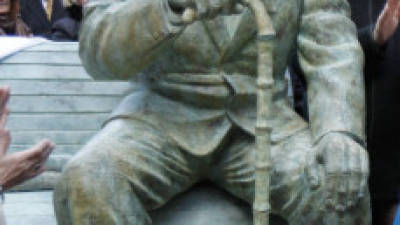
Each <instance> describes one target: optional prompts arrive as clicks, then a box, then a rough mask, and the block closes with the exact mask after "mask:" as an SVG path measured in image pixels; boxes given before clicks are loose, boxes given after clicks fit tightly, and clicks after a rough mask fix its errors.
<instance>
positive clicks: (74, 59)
mask: <svg viewBox="0 0 400 225" xmlns="http://www.w3.org/2000/svg"><path fill="white" fill-rule="evenodd" d="M2 63H4V64H8V63H13V64H21V63H29V64H60V65H81V60H80V58H79V56H78V54H77V52H75V51H74V52H21V53H17V54H15V55H13V56H10V57H8V58H6V59H4V60H3V61H2Z"/></svg>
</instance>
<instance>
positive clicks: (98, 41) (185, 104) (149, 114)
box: [80, 0, 365, 155]
mask: <svg viewBox="0 0 400 225" xmlns="http://www.w3.org/2000/svg"><path fill="white" fill-rule="evenodd" d="M165 2H166V1H161V0H113V1H109V0H91V1H90V2H89V3H88V5H87V8H86V11H85V19H84V22H83V25H82V26H83V27H82V30H81V36H80V55H81V58H82V61H83V64H84V66H85V68H86V69H87V71H88V72H89V74H91V76H93V77H94V78H95V79H130V78H132V77H133V78H134V83H135V84H137V86H138V88H137V89H136V90H135V91H134V92H133V93H132V94H131V95H129V96H128V97H127V98H126V99H125V100H124V101H123V102H122V103H121V105H120V106H119V107H118V108H117V109H116V111H115V112H114V117H131V118H136V119H141V120H146V121H149V122H152V123H155V124H157V126H159V127H163V128H165V130H166V132H167V134H169V135H170V137H171V138H173V139H174V140H176V142H177V143H178V144H179V145H180V146H182V147H183V148H184V149H187V150H189V151H191V152H192V153H194V154H199V155H202V154H206V153H208V152H210V151H212V149H214V148H215V147H216V146H217V145H218V144H219V143H220V142H221V140H222V138H224V136H225V135H226V133H227V132H228V131H229V130H230V128H231V127H232V126H233V125H237V126H239V127H241V128H242V129H243V130H245V131H247V132H249V133H251V134H254V125H255V119H256V118H255V117H256V116H255V114H256V113H255V108H256V103H255V102H256V95H255V92H256V85H255V79H256V76H257V74H256V65H257V48H256V27H255V25H254V24H255V22H254V18H253V16H252V14H251V12H250V11H249V10H245V11H244V12H243V13H241V14H240V15H237V16H219V17H217V18H215V19H213V20H207V21H197V22H195V23H193V24H191V25H188V26H186V27H185V26H183V25H180V24H178V23H176V22H175V21H176V15H175V17H174V14H173V13H172V14H171V13H168V12H169V10H170V9H169V7H168V5H167V4H165ZM265 4H266V6H267V8H268V12H269V14H270V15H271V18H272V20H273V24H274V27H275V30H276V32H277V35H276V40H275V49H274V68H273V70H274V73H273V74H274V78H275V85H274V88H273V105H271V107H272V110H273V112H274V117H273V118H271V119H270V121H269V122H270V124H272V125H273V131H272V141H273V142H279V141H280V140H283V139H285V138H287V137H289V136H291V135H293V134H295V133H296V132H298V131H300V130H303V129H305V128H306V127H307V126H308V125H307V123H306V122H305V121H304V120H303V119H301V118H300V117H299V116H298V115H297V114H296V113H295V112H294V111H293V110H292V109H291V107H290V106H289V104H288V101H287V95H286V88H287V87H286V85H285V81H284V72H285V69H286V67H287V62H288V59H289V56H290V54H289V53H290V51H292V50H294V49H296V48H297V51H298V55H299V61H300V64H301V66H302V68H303V70H304V71H305V75H306V80H307V82H308V87H309V88H308V95H309V105H310V110H309V111H310V123H309V126H310V129H311V133H312V138H313V140H314V141H315V142H316V141H318V140H319V139H320V138H321V137H322V136H324V135H325V134H327V133H329V132H343V133H346V134H349V136H351V137H353V138H355V139H357V140H359V141H360V142H362V141H363V140H364V138H365V135H364V87H363V78H362V66H363V54H362V50H361V48H360V45H359V42H358V40H357V35H356V28H355V26H354V24H353V23H352V21H351V20H350V19H349V15H350V8H349V5H348V3H347V1H345V0H266V1H265ZM171 15H172V16H171ZM221 86H229V88H228V89H227V88H221Z"/></svg>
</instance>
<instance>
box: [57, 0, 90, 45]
mask: <svg viewBox="0 0 400 225" xmlns="http://www.w3.org/2000/svg"><path fill="white" fill-rule="evenodd" d="M86 2H87V0H64V1H63V5H64V7H65V8H66V10H67V12H68V16H67V17H64V18H62V19H60V20H58V21H56V22H55V23H54V26H53V29H52V39H53V40H56V41H78V37H79V30H80V27H81V21H82V14H83V6H84V5H85V4H86Z"/></svg>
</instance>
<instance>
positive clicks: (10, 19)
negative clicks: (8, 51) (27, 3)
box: [0, 0, 32, 36]
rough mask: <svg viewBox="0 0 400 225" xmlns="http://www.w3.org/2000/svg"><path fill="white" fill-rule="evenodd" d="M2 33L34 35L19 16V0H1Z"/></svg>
mask: <svg viewBox="0 0 400 225" xmlns="http://www.w3.org/2000/svg"><path fill="white" fill-rule="evenodd" d="M0 35H18V36H32V32H31V30H30V29H29V27H28V26H27V25H26V24H25V23H24V21H22V19H21V18H20V17H19V1H18V0H0Z"/></svg>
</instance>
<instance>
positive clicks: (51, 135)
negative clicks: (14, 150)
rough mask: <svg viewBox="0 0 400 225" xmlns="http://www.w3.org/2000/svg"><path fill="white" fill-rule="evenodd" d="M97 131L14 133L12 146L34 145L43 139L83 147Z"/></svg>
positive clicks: (12, 133)
mask: <svg viewBox="0 0 400 225" xmlns="http://www.w3.org/2000/svg"><path fill="white" fill-rule="evenodd" d="M96 133H97V131H13V132H11V135H12V143H11V144H12V145H34V144H36V143H37V142H39V141H40V140H42V139H43V138H47V139H49V140H52V141H53V142H54V143H55V144H66V145H83V144H85V143H86V142H87V141H88V140H89V139H90V138H91V137H92V136H94V135H95V134H96Z"/></svg>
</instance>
